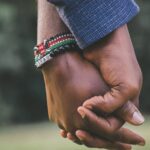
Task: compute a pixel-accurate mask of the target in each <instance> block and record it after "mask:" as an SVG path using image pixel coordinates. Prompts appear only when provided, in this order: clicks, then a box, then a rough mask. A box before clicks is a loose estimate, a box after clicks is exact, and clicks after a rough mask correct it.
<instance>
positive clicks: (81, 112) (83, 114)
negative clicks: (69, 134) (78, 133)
mask: <svg viewBox="0 0 150 150" xmlns="http://www.w3.org/2000/svg"><path fill="white" fill-rule="evenodd" d="M78 112H79V114H80V115H81V117H82V118H83V119H84V117H85V113H84V111H83V110H81V109H78Z"/></svg>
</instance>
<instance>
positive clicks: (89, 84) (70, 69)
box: [42, 52, 144, 149]
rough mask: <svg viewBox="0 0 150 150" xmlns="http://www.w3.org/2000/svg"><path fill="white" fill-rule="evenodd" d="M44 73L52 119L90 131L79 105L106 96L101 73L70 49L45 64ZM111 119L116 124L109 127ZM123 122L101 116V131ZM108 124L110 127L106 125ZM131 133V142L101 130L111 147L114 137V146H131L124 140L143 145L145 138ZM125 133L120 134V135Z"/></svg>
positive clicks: (68, 127)
mask: <svg viewBox="0 0 150 150" xmlns="http://www.w3.org/2000/svg"><path fill="white" fill-rule="evenodd" d="M42 72H43V76H44V80H45V87H46V95H47V105H48V113H49V117H50V119H52V120H53V121H54V122H56V123H57V124H58V125H59V127H60V128H61V129H64V130H65V131H67V132H70V133H72V134H74V135H75V131H76V130H77V129H80V130H87V131H90V129H89V127H88V126H87V124H86V122H85V121H84V120H83V119H82V118H81V116H80V115H79V113H78V112H77V108H78V107H79V106H81V105H82V104H83V103H84V102H85V100H86V99H89V98H90V97H92V96H94V95H99V94H101V95H104V93H106V91H108V87H107V86H106V84H105V83H104V82H103V80H102V79H101V78H100V74H99V72H98V71H97V70H96V69H95V68H94V66H93V65H91V64H90V63H88V62H87V61H86V60H85V59H83V58H82V57H81V56H80V55H79V54H78V53H77V52H67V53H65V54H62V55H60V56H58V57H56V58H54V59H53V60H52V61H50V62H49V63H48V64H46V65H45V66H44V67H43V69H42ZM132 105H133V104H132ZM109 121H112V124H111V125H112V126H108V125H109ZM113 122H114V123H113ZM122 124H123V121H122V120H120V119H118V118H116V117H113V116H112V118H111V119H110V118H106V120H105V118H102V117H101V127H100V130H103V129H105V131H107V130H108V131H110V127H111V129H112V130H115V131H116V130H117V129H118V128H120V126H121V125H122ZM98 125H99V124H98ZM105 125H107V126H106V127H105ZM129 133H132V136H130V138H131V141H128V140H127V137H128V135H126V138H123V139H120V138H117V137H119V136H117V135H116V138H115V139H113V138H114V137H113V138H111V136H110V134H108V132H105V133H100V135H101V136H100V137H101V138H98V139H99V140H102V141H105V142H106V145H108V144H107V143H109V146H110V142H109V141H110V140H111V141H113V142H111V146H113V147H114V148H116V147H121V146H122V147H125V148H126V149H127V147H128V146H129V145H126V144H124V143H128V144H139V143H141V142H143V141H144V140H143V138H141V137H140V136H138V135H137V134H135V133H133V132H131V131H129ZM113 134H114V133H113ZM117 134H118V133H117ZM122 134H123V133H120V136H122ZM106 135H108V136H107V137H109V136H110V138H108V139H107V140H108V141H107V140H106V139H105V136H106ZM103 137H104V139H103ZM114 140H116V141H114ZM119 142H123V143H119ZM125 148H124V149H125Z"/></svg>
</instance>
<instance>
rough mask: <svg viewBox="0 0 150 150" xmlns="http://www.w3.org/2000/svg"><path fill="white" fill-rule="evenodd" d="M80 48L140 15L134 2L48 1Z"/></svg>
mask: <svg viewBox="0 0 150 150" xmlns="http://www.w3.org/2000/svg"><path fill="white" fill-rule="evenodd" d="M48 1H49V2H51V3H53V4H55V5H56V6H57V10H58V12H59V15H60V17H61V18H62V20H63V21H64V23H65V24H66V25H67V26H68V28H69V29H70V31H71V32H72V33H73V34H74V36H75V38H76V40H77V43H78V45H79V47H80V48H81V49H84V48H86V47H88V46H90V45H92V44H93V43H95V42H97V41H98V40H100V39H101V38H103V37H105V36H106V35H108V34H109V33H111V32H112V31H114V30H115V29H117V28H118V27H120V26H122V25H124V24H126V23H128V22H129V21H130V20H131V19H132V18H133V17H134V16H136V14H137V13H138V12H139V7H138V5H137V4H136V3H135V1H134V0H48Z"/></svg>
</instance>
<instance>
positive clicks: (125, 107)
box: [83, 92, 144, 125]
mask: <svg viewBox="0 0 150 150" xmlns="http://www.w3.org/2000/svg"><path fill="white" fill-rule="evenodd" d="M83 106H84V107H85V108H88V109H90V110H93V111H96V112H102V113H103V112H104V113H111V112H113V111H114V112H117V115H118V116H119V117H120V118H122V119H123V120H124V121H127V122H128V123H131V124H133V125H141V124H142V123H143V122H144V117H143V116H142V114H141V113H140V111H139V110H138V108H137V107H136V106H135V105H134V104H133V103H132V102H130V101H128V102H126V103H125V104H124V103H123V102H120V101H118V100H116V99H115V98H114V97H113V96H112V95H110V92H108V93H106V94H105V95H104V96H103V97H102V96H94V97H92V98H91V99H88V100H86V101H85V102H84V103H83ZM119 106H122V107H119Z"/></svg>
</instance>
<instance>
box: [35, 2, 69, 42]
mask: <svg viewBox="0 0 150 150" xmlns="http://www.w3.org/2000/svg"><path fill="white" fill-rule="evenodd" d="M66 31H67V32H68V31H69V30H68V28H67V27H66V26H65V25H64V23H63V22H62V20H61V19H60V17H59V15H58V13H57V11H56V9H55V7H54V6H53V5H52V4H50V3H48V2H47V1H46V0H38V21H37V43H41V42H42V41H43V40H44V39H47V38H50V37H52V36H54V35H56V34H59V33H62V32H66Z"/></svg>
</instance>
